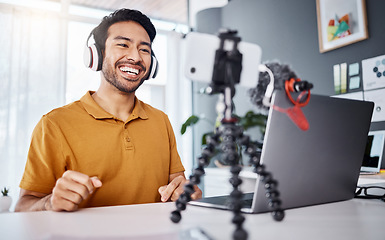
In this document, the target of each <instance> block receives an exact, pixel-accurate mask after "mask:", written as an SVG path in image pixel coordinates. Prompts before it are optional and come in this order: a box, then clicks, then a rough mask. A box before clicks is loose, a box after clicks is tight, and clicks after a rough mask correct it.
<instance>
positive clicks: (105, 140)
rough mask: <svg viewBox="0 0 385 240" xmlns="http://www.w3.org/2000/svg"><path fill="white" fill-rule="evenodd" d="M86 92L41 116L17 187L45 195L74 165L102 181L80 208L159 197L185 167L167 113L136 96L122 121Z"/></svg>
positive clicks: (74, 168)
mask: <svg viewBox="0 0 385 240" xmlns="http://www.w3.org/2000/svg"><path fill="white" fill-rule="evenodd" d="M91 94H92V92H88V93H87V94H86V95H85V96H83V97H82V98H81V99H80V100H79V101H76V102H73V103H71V104H69V105H66V106H64V107H61V108H57V109H54V110H52V111H51V112H49V113H48V114H46V115H44V116H43V117H42V118H41V120H40V121H39V123H38V124H37V126H36V127H35V129H34V131H33V134H32V140H31V145H30V149H29V152H28V159H27V163H26V167H25V171H24V175H23V178H22V180H21V183H20V187H21V188H22V189H26V190H31V191H36V192H41V193H46V194H49V193H51V192H52V189H53V187H54V186H55V183H56V180H57V179H58V178H60V177H61V176H62V175H63V173H64V172H65V171H66V170H74V171H78V172H81V173H84V174H87V175H88V176H90V177H91V176H97V177H99V179H100V180H101V181H102V183H103V186H102V187H101V188H99V189H97V190H96V192H94V193H93V194H92V195H91V196H90V197H89V198H88V199H87V200H85V201H83V202H82V203H81V205H80V207H95V206H110V205H123V204H136V203H150V202H159V201H160V195H159V193H158V188H159V187H160V186H162V185H166V184H167V183H168V178H169V175H170V174H172V173H177V172H183V171H184V168H183V165H182V163H181V160H180V157H179V154H178V152H177V148H176V141H175V136H174V132H173V130H172V127H171V124H170V122H169V119H168V117H167V115H166V114H164V113H163V112H162V111H160V110H158V109H155V108H153V107H151V106H150V105H148V104H145V103H143V102H142V101H140V100H138V99H137V98H136V99H135V107H134V109H133V111H132V114H131V116H130V117H129V119H128V120H127V121H126V122H123V121H122V120H120V119H118V118H116V117H114V116H113V115H111V114H110V113H108V112H106V111H104V110H103V109H102V108H101V107H100V106H99V105H98V104H97V103H96V102H95V101H94V100H93V98H92V97H91Z"/></svg>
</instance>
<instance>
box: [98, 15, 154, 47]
mask: <svg viewBox="0 0 385 240" xmlns="http://www.w3.org/2000/svg"><path fill="white" fill-rule="evenodd" d="M126 21H134V22H137V23H139V24H140V25H141V26H142V27H143V28H144V29H145V30H146V32H147V34H148V36H149V37H150V40H151V42H152V41H153V40H154V38H155V35H156V30H155V27H154V25H153V24H152V22H151V20H150V19H149V18H148V17H147V16H146V15H144V14H143V13H141V12H140V11H138V10H132V9H125V8H123V9H119V10H116V11H115V12H113V13H111V14H110V15H109V16H105V17H104V18H103V19H102V21H101V23H100V24H99V25H98V26H97V27H96V28H95V29H94V30H93V31H92V33H93V35H94V39H95V43H96V45H97V46H98V47H99V49H100V50H102V51H104V49H105V46H106V40H107V37H108V29H109V27H110V26H111V25H112V24H114V23H118V22H126Z"/></svg>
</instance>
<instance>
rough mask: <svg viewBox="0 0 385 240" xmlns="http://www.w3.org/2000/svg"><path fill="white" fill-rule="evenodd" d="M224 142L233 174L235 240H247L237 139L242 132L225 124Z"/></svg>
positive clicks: (224, 148) (231, 181)
mask: <svg viewBox="0 0 385 240" xmlns="http://www.w3.org/2000/svg"><path fill="white" fill-rule="evenodd" d="M223 127H224V128H223V135H222V138H223V141H222V150H223V152H224V155H223V156H224V159H223V160H224V161H225V162H226V163H230V165H231V168H230V172H231V174H232V176H231V178H230V179H229V182H230V183H231V185H232V186H233V191H232V192H231V193H230V200H231V201H230V202H231V204H230V209H231V210H232V211H233V213H234V216H233V219H232V222H233V223H234V224H235V231H234V232H233V239H236V240H245V239H247V237H248V234H247V231H246V230H245V229H244V228H243V222H244V221H245V217H244V216H243V214H242V212H241V209H242V195H243V194H242V191H241V190H240V189H239V186H240V185H241V184H242V179H241V178H239V173H240V172H241V171H242V167H241V166H240V165H239V159H240V156H239V153H238V145H237V143H236V139H237V137H238V136H239V134H240V132H242V130H241V129H240V128H239V127H238V126H237V125H235V124H234V123H224V124H223Z"/></svg>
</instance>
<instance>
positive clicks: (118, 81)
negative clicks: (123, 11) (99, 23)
mask: <svg viewBox="0 0 385 240" xmlns="http://www.w3.org/2000/svg"><path fill="white" fill-rule="evenodd" d="M150 65H151V41H150V37H149V36H148V34H147V32H146V30H145V29H144V28H143V27H142V26H141V25H140V24H138V23H136V22H133V21H129V22H119V23H114V24H112V25H111V26H110V28H109V29H108V37H107V40H106V47H105V52H104V59H103V68H102V73H103V76H104V78H105V79H106V81H107V82H109V83H110V84H111V85H112V86H114V87H115V88H117V89H118V90H120V91H122V92H125V93H132V92H135V90H136V89H137V88H138V87H139V86H140V85H141V84H142V83H143V81H144V79H145V78H146V76H147V75H148V72H149V71H150V69H149V68H150Z"/></svg>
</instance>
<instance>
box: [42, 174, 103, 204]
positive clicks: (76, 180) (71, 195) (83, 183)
mask: <svg viewBox="0 0 385 240" xmlns="http://www.w3.org/2000/svg"><path fill="white" fill-rule="evenodd" d="M101 186H102V182H101V181H100V180H99V178H97V177H89V176H87V175H85V174H83V173H80V172H75V171H66V172H65V173H64V174H63V176H62V177H61V178H59V179H58V180H57V181H56V185H55V187H54V188H53V190H52V195H51V197H50V199H48V201H49V202H48V204H46V208H47V210H53V211H63V210H64V211H75V210H77V209H78V206H79V204H80V203H81V202H82V201H83V200H85V199H87V198H88V197H89V195H90V194H92V193H93V192H94V191H95V189H96V188H99V187H101ZM47 205H48V206H47Z"/></svg>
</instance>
